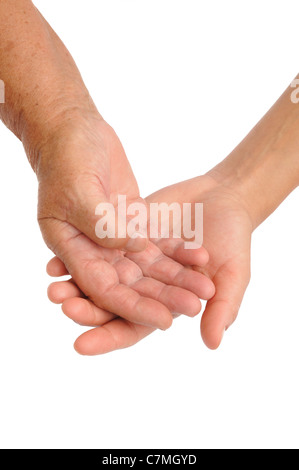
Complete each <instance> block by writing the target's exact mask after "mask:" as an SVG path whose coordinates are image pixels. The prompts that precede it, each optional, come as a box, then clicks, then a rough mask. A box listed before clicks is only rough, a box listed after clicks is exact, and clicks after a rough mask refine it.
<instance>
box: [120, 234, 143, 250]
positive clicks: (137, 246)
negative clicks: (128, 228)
mask: <svg viewBox="0 0 299 470" xmlns="http://www.w3.org/2000/svg"><path fill="white" fill-rule="evenodd" d="M148 243H149V240H148V238H147V237H145V236H144V235H143V234H141V233H136V234H134V235H133V236H132V237H131V238H129V240H128V241H127V243H126V244H125V246H124V249H125V251H130V252H132V253H139V252H140V251H143V250H145V249H146V247H147V246H148Z"/></svg>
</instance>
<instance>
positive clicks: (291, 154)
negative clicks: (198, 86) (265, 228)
mask: <svg viewBox="0 0 299 470" xmlns="http://www.w3.org/2000/svg"><path fill="white" fill-rule="evenodd" d="M292 94H294V88H292V87H291V86H290V87H288V88H287V90H286V91H285V92H284V94H283V95H282V96H281V97H280V98H279V100H278V101H277V102H276V103H275V104H274V106H273V107H272V108H271V109H270V110H269V111H268V113H267V114H266V115H265V116H264V117H263V119H262V120H261V121H260V122H259V123H258V124H257V125H256V126H255V127H254V129H253V130H252V131H251V132H250V133H249V134H248V135H247V136H246V137H245V139H244V140H243V141H242V142H241V143H240V144H239V145H238V146H237V147H236V148H235V149H234V150H233V152H232V153H231V154H230V155H229V156H228V157H227V158H226V159H225V160H224V161H223V162H221V163H220V164H219V165H217V166H216V167H215V168H213V169H212V170H211V172H210V174H211V175H212V176H214V177H215V178H216V179H217V180H219V181H220V180H221V182H222V184H224V185H225V186H227V187H228V188H229V189H233V190H234V191H235V193H236V194H237V195H238V197H240V198H241V200H242V201H244V204H245V205H246V207H247V209H248V211H249V213H250V217H251V219H252V223H253V227H254V228H255V227H257V226H258V225H259V224H260V223H261V222H262V221H263V220H265V219H266V218H267V217H268V216H269V215H270V214H271V213H272V212H273V211H274V210H275V209H276V208H277V206H278V205H279V204H280V203H281V202H282V201H283V200H284V199H285V198H286V197H287V196H288V195H289V194H290V193H291V192H292V191H293V190H294V189H295V188H296V187H297V186H298V185H299V103H295V102H293V101H294V100H293V101H292V99H291V97H292Z"/></svg>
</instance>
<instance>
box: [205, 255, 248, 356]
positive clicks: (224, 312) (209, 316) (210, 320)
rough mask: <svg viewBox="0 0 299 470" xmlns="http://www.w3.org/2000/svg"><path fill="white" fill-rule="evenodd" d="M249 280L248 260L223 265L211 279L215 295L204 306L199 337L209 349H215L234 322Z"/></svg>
mask: <svg viewBox="0 0 299 470" xmlns="http://www.w3.org/2000/svg"><path fill="white" fill-rule="evenodd" d="M249 279H250V265H249V260H243V261H242V262H241V261H240V262H239V263H235V264H233V265H231V266H229V265H224V266H223V267H222V268H220V269H219V271H218V272H217V274H216V275H215V276H214V278H213V282H214V284H215V287H216V294H215V295H214V297H213V298H212V299H211V300H209V301H208V302H207V304H206V308H205V311H204V313H203V316H202V319H201V335H202V339H203V341H204V343H205V344H206V346H207V347H208V348H210V349H217V348H218V346H219V345H220V343H221V340H222V338H223V335H224V332H225V331H226V330H227V328H228V327H229V326H230V325H231V324H232V323H233V322H234V321H235V320H236V318H237V315H238V311H239V308H240V305H241V303H242V300H243V297H244V294H245V291H246V288H247V286H248V283H249Z"/></svg>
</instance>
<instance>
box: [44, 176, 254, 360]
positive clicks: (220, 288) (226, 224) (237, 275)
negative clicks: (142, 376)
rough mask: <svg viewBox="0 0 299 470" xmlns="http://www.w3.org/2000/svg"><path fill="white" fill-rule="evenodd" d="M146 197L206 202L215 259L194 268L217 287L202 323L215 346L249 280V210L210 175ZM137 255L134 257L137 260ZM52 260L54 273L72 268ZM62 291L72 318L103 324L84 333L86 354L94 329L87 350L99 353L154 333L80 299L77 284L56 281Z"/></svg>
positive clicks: (207, 238)
mask: <svg viewBox="0 0 299 470" xmlns="http://www.w3.org/2000/svg"><path fill="white" fill-rule="evenodd" d="M147 201H148V202H167V203H171V202H174V201H175V202H181V203H183V202H193V203H194V202H202V203H203V204H204V245H205V247H206V248H207V249H208V252H209V255H210V259H209V261H208V263H207V264H206V265H205V266H204V267H195V266H193V269H194V270H198V271H200V272H202V273H204V274H205V275H207V276H209V277H210V278H211V279H212V280H213V282H214V283H215V286H216V294H215V295H214V297H213V298H212V299H210V300H209V301H208V302H207V306H206V309H205V312H204V314H203V317H202V326H201V330H202V337H203V340H204V341H205V343H206V344H207V346H208V347H210V348H216V347H218V345H219V344H220V342H221V338H222V335H223V331H224V330H225V329H226V328H227V327H228V326H229V325H230V324H231V323H232V322H233V321H234V319H235V318H236V315H237V312H238V309H239V306H240V304H241V301H242V298H243V295H244V292H245V290H246V287H247V285H248V282H249V278H250V243H251V233H252V224H251V220H250V218H249V216H248V214H247V212H246V209H245V208H244V207H243V206H242V204H241V203H240V200H238V199H237V198H236V196H235V194H233V193H232V192H230V191H228V190H227V189H226V188H224V187H221V186H219V185H217V184H216V183H215V181H214V180H213V179H212V178H211V177H210V176H202V177H198V178H194V179H192V180H189V181H186V182H182V183H178V184H176V185H173V186H170V187H167V188H164V189H162V190H160V191H158V192H157V193H155V194H153V195H151V196H149V197H148V198H147ZM192 251H193V250H192ZM136 256H138V255H135V254H134V255H130V257H133V258H134V257H136ZM189 256H190V252H189ZM189 261H190V260H189ZM186 262H187V260H186ZM50 263H53V266H54V265H55V266H56V268H55V269H53V270H52V268H51V267H50V270H49V271H50V273H52V275H54V276H56V275H61V274H62V273H66V272H67V271H66V270H65V268H64V266H63V264H62V263H61V262H60V261H59V260H57V259H54V260H53V261H52V262H50ZM190 264H191V263H190ZM194 264H195V263H194ZM198 264H200V263H198ZM201 264H202V265H203V264H204V263H201ZM59 289H61V296H60V299H59V301H60V302H64V303H63V309H64V311H65V313H66V314H67V315H68V316H69V317H70V318H72V319H74V320H75V321H78V322H79V323H83V324H85V325H91V326H92V325H93V326H98V325H102V328H100V329H95V330H92V331H93V332H94V333H92V332H88V333H84V334H83V335H82V336H81V337H80V338H79V339H78V340H77V342H76V348H77V350H78V351H79V352H81V353H86V342H87V340H90V337H91V335H90V333H92V335H93V339H94V342H93V343H92V348H91V349H90V350H89V352H87V353H94V354H100V353H104V352H108V351H111V350H113V349H118V348H123V347H128V346H130V345H132V344H135V343H136V342H137V341H139V340H140V339H142V338H144V337H145V336H146V335H148V334H149V333H151V332H152V331H153V328H149V327H146V326H142V325H136V324H134V323H131V322H128V321H125V320H123V319H120V318H117V316H115V315H113V314H111V313H110V314H106V316H105V315H103V313H102V312H101V311H100V310H99V309H98V308H97V307H96V306H95V305H94V304H93V303H92V302H90V301H88V300H83V299H78V298H76V296H78V295H80V291H79V290H78V288H77V287H76V286H72V289H70V288H69V286H66V285H65V284H63V283H55V284H53V285H52V291H51V294H50V298H51V297H52V300H53V298H55V294H56V293H57V292H58V290H59ZM87 335H89V336H87Z"/></svg>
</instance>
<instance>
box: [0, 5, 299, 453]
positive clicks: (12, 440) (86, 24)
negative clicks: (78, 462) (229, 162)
mask: <svg viewBox="0 0 299 470" xmlns="http://www.w3.org/2000/svg"><path fill="white" fill-rule="evenodd" d="M35 4H36V6H37V7H38V8H39V9H40V10H41V12H42V13H43V14H44V16H45V17H46V19H47V20H48V21H49V23H50V24H51V25H52V27H53V28H54V29H55V30H56V32H57V33H58V34H59V36H60V37H61V38H62V40H63V41H64V42H65V44H66V45H67V47H68V48H69V50H70V52H71V53H72V54H73V56H74V58H75V60H76V62H77V64H78V66H79V68H80V70H81V73H82V75H83V78H84V80H85V82H86V84H87V87H88V88H89V90H90V92H91V94H92V96H93V98H94V100H95V102H96V104H97V106H98V108H99V110H100V112H101V113H102V115H103V116H104V117H105V119H106V120H107V121H108V122H109V123H110V124H111V125H112V126H113V127H114V128H115V130H116V131H117V133H118V135H119V137H120V138H121V140H122V142H123V144H124V147H125V149H126V152H127V155H128V157H129V159H130V162H131V164H132V166H133V169H134V171H135V174H136V176H137V179H138V181H139V184H140V188H141V192H142V195H143V196H146V195H147V194H148V193H150V192H153V191H154V190H156V189H158V188H160V187H162V186H165V185H168V184H170V183H174V182H177V181H179V180H182V179H187V178H190V177H193V176H195V175H198V174H200V173H203V172H205V171H207V170H208V169H209V168H211V167H212V166H214V165H215V164H216V163H217V162H219V161H220V160H222V159H223V158H225V157H226V155H227V154H228V153H229V152H230V151H231V150H232V149H233V148H234V146H235V145H236V144H238V143H239V141H240V140H241V139H242V138H243V137H244V136H245V135H246V134H247V132H248V131H249V130H250V129H251V128H252V127H253V126H254V125H255V124H256V122H257V121H258V120H259V119H260V118H261V117H262V116H263V114H264V113H265V112H266V111H267V110H268V109H269V107H270V106H271V105H272V104H273V103H274V101H276V99H277V98H278V97H279V95H280V94H281V93H282V92H283V91H284V89H285V88H286V87H287V86H288V84H289V83H290V82H291V80H292V79H293V78H294V77H295V75H296V74H297V72H298V14H299V4H298V1H287V0H285V1H284V2H282V1H273V0H271V1H270V0H269V1H261V0H259V1H254V0H251V1H243V2H240V1H225V2H223V1H221V0H218V1H213V0H209V1H199V0H196V1H195V0H194V1H193V0H98V1H92V0H84V1H79V0H76V1H75V0H72V1H70V0H69V1H67V0H64V1H62V0H51V2H50V1H45V0H44V1H42V0H39V1H36V2H35ZM0 139H1V140H0V142H1V147H0V152H1V159H0V197H1V206H0V207H1V234H0V240H1V271H0V277H1V284H0V286H1V287H0V289H1V312H0V315H1V326H0V374H1V389H0V390H1V391H0V446H1V448H100V449H104V448H162V449H163V448H173V449H174V448H192V447H193V448H199V449H200V448H263V447H266V448H277V447H278V448H291V447H295V448H299V435H298V418H299V398H298V397H299V377H298V358H299V333H298V332H299V315H298V313H299V309H298V287H299V286H298V280H299V276H298V262H299V256H298V235H299V222H298V210H299V194H298V191H295V192H294V193H293V194H292V195H291V196H290V197H289V198H288V199H287V200H286V201H285V202H284V203H283V204H282V205H281V206H280V207H279V209H278V210H277V211H276V212H275V213H274V214H273V215H272V216H271V217H270V218H269V219H268V220H267V221H266V222H265V223H264V224H263V225H262V226H261V227H260V228H259V229H258V230H257V231H256V233H255V234H254V236H253V252H252V281H251V284H250V286H249V288H248V291H247V293H246V297H245V299H244V302H243V305H242V308H241V311H240V315H239V317H238V320H237V322H236V323H235V324H234V326H233V327H231V329H230V330H229V331H228V332H227V334H226V336H225V338H224V342H223V344H222V346H221V347H220V349H219V350H217V351H214V352H212V351H209V350H208V349H206V348H205V346H204V345H203V343H202V340H201V337H200V317H197V318H196V319H194V320H192V319H188V318H180V319H178V320H177V321H176V322H175V324H174V326H173V327H172V328H171V329H170V330H169V331H167V332H159V333H155V334H154V335H152V336H150V337H148V338H146V339H145V340H144V341H142V342H141V343H139V344H138V345H137V346H135V347H133V348H131V349H127V350H123V351H117V352H115V353H112V354H110V355H105V356H98V357H92V358H90V357H81V356H79V355H78V354H77V353H76V352H75V351H74V350H73V348H72V344H73V341H74V340H75V339H76V337H77V336H78V335H79V334H80V333H81V332H83V330H84V329H82V327H80V326H78V325H76V324H74V323H73V322H71V321H70V320H69V319H67V318H66V317H64V316H63V314H62V313H61V311H60V307H59V306H55V305H52V304H50V302H49V301H48V299H47V296H46V289H47V285H48V283H49V278H48V277H47V275H46V273H45V266H46V262H47V261H48V259H49V258H50V255H51V254H50V252H49V251H48V249H47V248H46V246H45V245H44V243H43V241H42V238H41V235H40V233H39V228H38V225H37V222H36V202H37V183H36V178H35V175H34V174H33V172H32V170H31V168H30V166H29V164H28V162H27V160H26V157H25V154H24V152H23V149H22V145H21V143H20V142H18V141H17V139H16V138H15V137H14V136H13V135H12V134H11V133H10V132H9V131H8V130H7V129H6V128H5V127H4V126H3V125H1V127H0Z"/></svg>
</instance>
